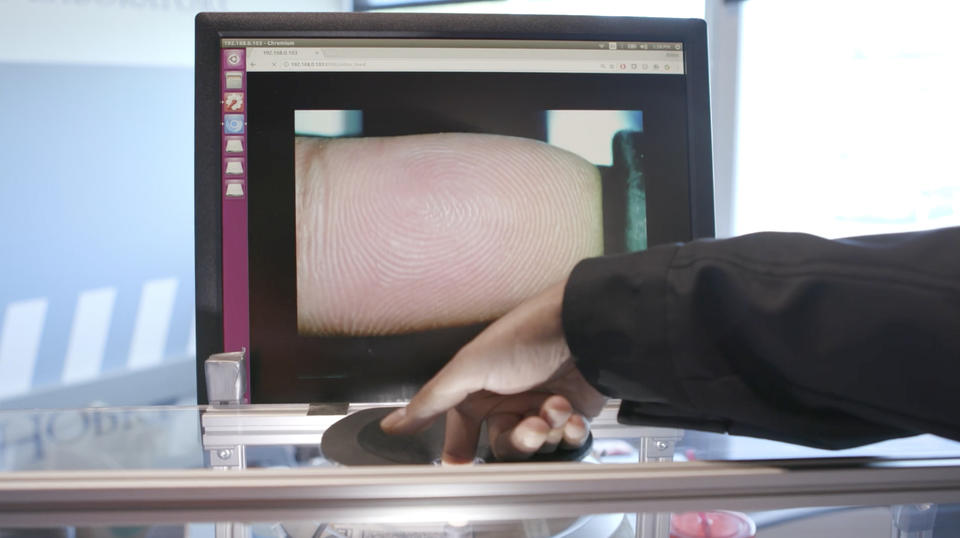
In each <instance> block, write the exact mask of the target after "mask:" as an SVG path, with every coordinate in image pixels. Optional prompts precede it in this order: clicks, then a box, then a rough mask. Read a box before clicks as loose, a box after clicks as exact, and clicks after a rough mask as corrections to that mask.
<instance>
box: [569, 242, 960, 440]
mask: <svg viewBox="0 0 960 538" xmlns="http://www.w3.org/2000/svg"><path fill="white" fill-rule="evenodd" d="M563 323H564V332H565V334H566V337H567V341H568V344H569V345H570V349H571V351H572V353H573V355H574V358H575V361H576V364H577V366H578V368H579V369H580V370H581V372H582V373H583V374H584V376H585V377H586V378H587V380H588V381H590V382H591V383H592V384H593V385H594V386H596V387H597V389H598V390H600V391H601V392H603V393H605V394H607V395H608V396H611V397H616V398H622V399H623V400H624V402H623V403H622V405H621V408H620V420H621V422H629V423H633V424H649V425H659V426H674V427H683V428H691V429H706V430H713V431H726V432H729V433H732V434H738V435H751V436H756V437H765V438H770V439H777V440H781V441H787V442H792V443H799V444H806V445H811V446H818V447H826V448H844V447H849V446H856V445H860V444H865V443H870V442H875V441H879V440H882V439H888V438H892V437H902V436H907V435H914V434H917V433H925V432H926V433H933V434H937V435H941V436H944V437H949V438H952V439H958V440H960V228H947V229H942V230H935V231H929V232H916V233H906V234H894V235H878V236H869V237H861V238H851V239H843V240H833V241H831V240H826V239H822V238H819V237H814V236H810V235H803V234H785V233H760V234H754V235H747V236H743V237H738V238H734V239H726V240H715V241H695V242H692V243H687V244H677V245H663V246H657V247H654V248H651V249H649V250H647V251H644V252H639V253H634V254H626V255H619V256H610V257H603V258H594V259H589V260H584V261H583V262H581V263H580V264H579V265H578V266H577V267H576V268H575V269H574V271H573V273H572V274H571V275H570V279H569V282H568V284H567V288H566V291H565V295H564V304H563Z"/></svg>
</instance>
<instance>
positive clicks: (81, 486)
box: [0, 402, 960, 538]
mask: <svg viewBox="0 0 960 538" xmlns="http://www.w3.org/2000/svg"><path fill="white" fill-rule="evenodd" d="M375 407H379V406H378V405H377V404H351V405H317V404H314V405H310V404H291V405H244V406H233V407H212V406H170V407H139V408H109V407H103V408H97V407H92V408H85V409H63V410H21V411H0V538H6V537H8V536H58V537H59V536H64V537H90V538H95V537H96V538H99V537H168V536H170V537H180V536H184V537H186V536H190V537H195V536H201V537H206V536H210V537H214V536H215V537H217V538H220V537H228V536H229V537H276V538H287V537H290V538H299V537H331V538H340V537H401V536H402V537H440V536H443V537H467V536H472V537H500V536H504V537H506V536H521V537H528V538H532V537H544V538H546V537H550V536H564V537H584V538H585V537H594V536H597V537H603V536H611V537H625V536H639V537H644V538H667V537H673V536H677V537H682V536H698V537H700V536H714V537H717V536H726V537H728V538H733V537H735V536H744V537H747V536H754V535H760V536H764V537H771V536H772V537H781V538H788V537H801V536H803V537H806V536H830V535H836V536H841V535H842V536H877V535H883V536H887V535H892V536H902V537H907V536H917V537H920V536H925V537H933V538H937V537H939V536H957V535H960V534H957V533H958V532H960V530H958V527H957V526H956V525H957V519H958V517H957V510H956V506H955V505H958V504H960V443H956V442H952V441H948V440H945V439H939V438H936V437H932V436H918V437H913V438H908V439H900V440H895V441H887V442H884V443H878V444H875V445H869V446H865V447H860V448H858V449H853V450H845V451H823V450H814V449H809V448H804V447H799V446H794V445H788V444H783V443H774V442H769V441H762V440H756V439H748V438H740V437H734V436H726V435H718V434H709V433H702V432H693V431H682V430H677V429H670V428H651V427H636V426H626V425H621V424H618V423H617V422H616V411H617V406H616V402H611V404H610V405H608V406H607V407H606V408H605V409H604V411H603V413H601V415H600V416H599V417H597V418H596V419H595V420H594V421H593V423H592V436H593V437H592V446H591V449H590V450H589V451H588V453H587V454H586V455H585V457H584V458H583V459H582V460H581V461H578V462H562V463H557V462H543V463H514V464H500V463H489V464H477V465H465V466H452V467H449V466H440V465H388V466H344V465H340V464H337V463H336V462H333V461H331V460H330V459H328V458H327V457H326V456H325V454H324V452H323V450H322V447H321V442H322V439H323V436H324V434H325V432H327V431H328V429H330V428H331V427H332V426H333V425H334V424H335V423H337V422H338V421H339V420H341V419H343V418H344V417H345V416H347V415H352V414H353V413H356V412H360V411H365V410H370V409H372V408H375ZM934 522H938V523H936V524H937V525H940V526H941V527H943V528H947V529H948V530H947V531H940V534H936V533H934V534H930V532H933V529H934V527H935V525H934ZM951 522H952V523H951ZM945 525H947V527H944V526H945ZM949 525H953V526H949ZM722 529H726V530H725V531H724V532H727V531H729V532H728V533H727V534H723V533H721V532H720V531H721V530H722ZM918 529H920V530H919V531H918ZM901 531H902V532H901ZM921 531H922V532H928V534H917V533H916V532H921ZM737 533H740V534H737ZM911 533H913V534H911ZM951 533H952V534H951Z"/></svg>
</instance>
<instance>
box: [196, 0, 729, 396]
mask: <svg viewBox="0 0 960 538" xmlns="http://www.w3.org/2000/svg"><path fill="white" fill-rule="evenodd" d="M196 25H197V26H196V30H197V33H196V36H197V39H196V164H195V166H196V278H197V292H196V297H197V359H198V393H199V399H200V401H201V402H205V401H206V390H205V385H204V377H203V368H202V363H203V360H204V359H205V358H206V357H208V356H209V355H211V354H213V353H218V352H224V351H227V352H229V351H240V350H241V349H242V350H245V352H246V353H247V356H248V358H249V360H248V364H249V368H250V372H249V373H250V377H249V379H250V388H251V390H250V394H249V398H250V400H251V401H253V402H257V403H260V402H263V403H270V402H346V401H351V402H356V401H397V400H403V399H406V398H409V397H410V396H411V395H412V394H413V393H414V392H415V390H416V389H417V388H418V387H419V386H420V385H421V384H422V383H423V382H424V381H426V380H427V379H429V377H430V376H431V375H432V374H433V373H435V372H436V371H437V370H438V369H439V368H440V367H441V366H442V365H443V364H444V363H445V362H446V361H447V360H449V359H450V358H451V357H452V356H453V354H454V353H455V352H456V351H457V350H458V349H459V348H460V347H461V346H462V345H463V344H465V343H466V342H468V341H469V340H470V339H471V338H472V337H473V336H475V335H476V334H477V333H478V332H479V331H480V330H482V329H483V327H485V326H486V325H487V324H489V323H490V322H491V321H492V320H494V319H495V318H497V317H498V316H500V315H502V314H503V313H505V312H506V311H507V310H509V309H510V308H511V307H513V306H514V305H516V304H517V303H519V302H520V301H522V300H523V299H525V298H527V297H530V296H532V295H534V294H536V293H537V292H538V291H540V290H542V289H544V288H545V287H546V286H548V285H550V284H551V283H552V282H554V281H557V280H559V279H562V278H563V277H564V276H565V275H566V274H567V273H568V272H569V270H570V269H571V268H572V267H573V265H574V264H575V263H576V262H577V261H578V260H580V259H583V258H585V257H590V256H598V255H603V254H613V253H621V252H628V251H635V250H642V249H644V248H646V247H647V246H648V245H654V244H658V243H665V242H675V241H687V240H691V239H694V238H698V237H709V236H712V235H713V194H712V164H711V150H710V115H709V104H708V79H707V52H706V30H705V25H704V23H703V21H700V20H680V19H636V18H601V17H562V16H501V15H439V14H437V15H434V14H318V13H315V14H252V13H251V14H201V15H199V16H198V17H197V20H196Z"/></svg>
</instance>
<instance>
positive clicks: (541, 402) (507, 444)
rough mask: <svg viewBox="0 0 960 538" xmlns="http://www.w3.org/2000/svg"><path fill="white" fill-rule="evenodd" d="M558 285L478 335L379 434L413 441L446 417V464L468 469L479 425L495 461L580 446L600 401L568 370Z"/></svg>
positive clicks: (571, 366)
mask: <svg viewBox="0 0 960 538" xmlns="http://www.w3.org/2000/svg"><path fill="white" fill-rule="evenodd" d="M564 285H565V282H560V283H558V284H555V285H553V286H551V287H549V288H548V289H547V290H546V291H544V292H542V293H540V294H539V295H537V296H535V297H534V298H532V299H530V300H528V301H526V302H524V303H522V304H520V305H519V306H518V307H516V308H515V309H514V310H512V311H510V312H508V313H507V314H506V315H505V316H503V317H502V318H500V319H499V320H497V321H496V322H494V323H493V324H492V325H490V326H489V327H488V328H487V329H486V330H485V331H483V332H482V333H480V335H478V336H477V337H476V338H475V339H474V340H473V341H471V342H470V343H469V344H467V345H466V346H464V347H463V348H462V349H461V350H460V351H459V352H458V353H457V354H456V355H455V356H454V357H453V359H452V360H451V361H450V362H449V363H447V365H446V366H444V367H443V369H441V370H440V372H438V373H437V375H436V376H434V377H433V378H432V379H431V380H430V381H428V382H427V384H426V385H424V386H423V388H422V389H420V391H419V392H418V393H417V394H416V395H415V396H414V397H413V399H411V400H410V403H409V404H408V405H407V406H406V408H403V409H399V410H397V411H395V412H394V413H392V414H390V415H388V416H387V417H386V418H384V420H383V421H382V422H381V427H382V428H383V429H384V431H386V432H387V433H393V434H411V433H414V432H416V431H419V430H421V429H423V428H425V427H427V426H429V425H430V423H432V422H433V420H435V419H436V418H438V417H439V415H440V414H442V413H446V436H445V439H444V447H443V461H444V462H445V463H467V462H470V461H473V459H474V455H475V452H476V446H477V440H478V439H479V436H480V428H481V426H482V424H483V422H484V421H486V422H487V432H488V435H489V437H490V447H491V448H492V449H493V452H494V455H496V456H497V457H498V458H499V459H523V458H524V457H528V456H530V455H532V454H533V453H535V452H538V451H550V450H552V449H555V448H556V447H557V446H558V445H562V444H566V445H570V446H580V445H582V444H583V442H585V441H586V439H587V435H588V432H589V427H588V422H587V420H588V419H590V418H592V417H595V416H596V415H597V414H599V413H600V410H601V409H602V407H603V404H604V402H605V401H606V398H605V397H604V396H603V395H602V394H600V393H599V392H597V391H596V389H594V388H593V387H592V386H591V385H590V384H589V383H587V381H586V380H585V379H584V378H583V376H582V375H581V374H580V372H579V371H578V370H577V368H576V367H575V366H574V364H573V360H572V357H571V355H570V349H569V348H568V347H567V343H566V340H565V338H564V335H563V326H562V321H561V310H562V303H563V290H564Z"/></svg>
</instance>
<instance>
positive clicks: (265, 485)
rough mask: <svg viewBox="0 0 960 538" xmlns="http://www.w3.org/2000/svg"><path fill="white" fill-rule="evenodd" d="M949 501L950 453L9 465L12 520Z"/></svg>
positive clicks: (389, 518)
mask: <svg viewBox="0 0 960 538" xmlns="http://www.w3.org/2000/svg"><path fill="white" fill-rule="evenodd" d="M921 502H925V503H960V460H957V459H950V460H889V461H887V460H876V459H836V460H818V461H810V460H793V461H781V462H770V461H766V462H722V463H720V462H717V463H714V462H685V463H656V464H642V463H638V464H598V465H590V464H582V463H580V464H577V463H562V464H560V463H558V464H526V463H524V464H490V465H476V466H465V467H424V466H396V467H376V468H310V469H248V470H244V471H238V472H220V471H213V470H206V469H197V470H193V471H101V472H90V471H76V472H22V473H10V474H6V475H0V521H2V522H3V523H4V524H5V525H14V526H36V525H42V526H50V525H55V524H72V525H77V524H85V523H98V524H103V523H134V522H136V523H147V522H151V523H152V522H184V521H263V520H278V519H283V520H296V519H312V520H336V521H362V522H393V523H403V522H414V521H448V520H458V521H463V520H477V521H479V520H515V519H530V518H537V517H570V516H571V515H586V514H599V513H612V512H657V511H683V510H695V509H700V510H702V509H706V508H710V509H719V508H726V509H737V510H770V509H777V508H797V507H803V506H838V505H893V504H906V503H921Z"/></svg>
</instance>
